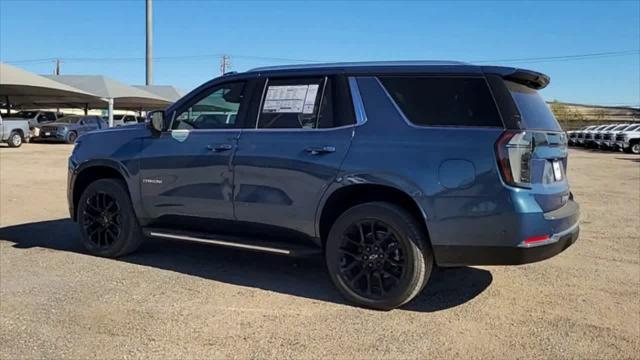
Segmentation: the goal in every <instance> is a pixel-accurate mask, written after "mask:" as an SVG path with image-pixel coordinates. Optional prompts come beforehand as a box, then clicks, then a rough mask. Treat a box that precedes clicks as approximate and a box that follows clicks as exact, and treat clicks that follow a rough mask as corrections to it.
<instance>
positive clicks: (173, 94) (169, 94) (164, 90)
mask: <svg viewBox="0 0 640 360" xmlns="http://www.w3.org/2000/svg"><path fill="white" fill-rule="evenodd" d="M133 87H135V88H137V89H141V90H145V91H148V92H150V93H152V94H155V95H158V96H160V97H162V98H164V99H167V100H169V101H171V102H176V101H177V100H178V99H180V98H181V97H182V96H184V92H182V91H181V90H178V89H177V88H176V87H174V86H171V85H133Z"/></svg>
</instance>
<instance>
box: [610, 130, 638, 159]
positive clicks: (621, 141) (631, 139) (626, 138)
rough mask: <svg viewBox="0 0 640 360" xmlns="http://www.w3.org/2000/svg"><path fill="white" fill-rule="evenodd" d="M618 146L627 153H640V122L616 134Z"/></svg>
mask: <svg viewBox="0 0 640 360" xmlns="http://www.w3.org/2000/svg"><path fill="white" fill-rule="evenodd" d="M615 140H616V148H618V149H620V150H623V151H624V152H627V153H633V154H640V124H636V125H633V126H629V127H628V128H626V129H624V130H623V131H621V132H619V133H617V134H616V139H615Z"/></svg>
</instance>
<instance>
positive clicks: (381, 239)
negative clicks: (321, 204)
mask: <svg viewBox="0 0 640 360" xmlns="http://www.w3.org/2000/svg"><path fill="white" fill-rule="evenodd" d="M326 261H327V267H328V270H329V275H330V276H331V279H332V280H333V283H334V284H335V285H336V287H337V288H338V290H339V291H340V292H341V293H342V295H343V296H344V297H345V298H347V300H349V301H351V302H353V303H356V304H358V305H361V306H365V307H369V308H374V309H380V310H390V309H393V308H396V307H398V306H401V305H403V304H405V303H407V302H409V301H410V300H411V299H413V298H414V297H415V296H416V295H417V294H418V293H419V292H420V291H421V290H422V288H423V287H424V285H425V284H426V283H427V280H428V279H429V276H430V274H431V268H432V264H433V259H432V254H431V250H430V248H429V246H428V245H427V239H426V236H425V234H424V232H423V231H422V229H421V226H420V224H419V223H418V221H417V220H416V219H415V218H414V217H413V216H412V215H411V214H410V213H408V212H407V211H406V210H404V209H403V208H401V207H399V206H396V205H393V204H390V203H383V202H375V203H366V204H362V205H358V206H355V207H353V208H351V209H349V210H347V211H345V212H344V213H343V214H342V215H341V216H340V217H339V218H338V219H337V220H336V222H335V223H334V224H333V226H332V228H331V231H330V232H329V236H328V238H327V244H326Z"/></svg>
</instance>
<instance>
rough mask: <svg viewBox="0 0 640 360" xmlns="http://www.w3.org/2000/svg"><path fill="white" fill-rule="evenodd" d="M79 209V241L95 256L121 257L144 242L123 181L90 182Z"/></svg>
mask: <svg viewBox="0 0 640 360" xmlns="http://www.w3.org/2000/svg"><path fill="white" fill-rule="evenodd" d="M77 211H78V213H77V221H78V225H79V227H80V240H81V242H82V245H83V246H84V247H85V249H87V251H89V252H90V253H91V254H93V255H98V256H104V257H119V256H123V255H126V254H128V253H130V252H133V251H134V250H136V249H137V248H138V246H140V244H141V243H142V240H143V238H144V236H143V234H142V230H141V229H140V226H139V225H138V221H137V219H136V215H135V212H134V211H133V206H132V205H131V200H130V198H129V192H128V191H127V188H126V186H125V184H124V182H122V181H121V180H117V179H102V180H97V181H95V182H93V183H91V184H90V185H89V186H87V188H86V189H85V190H84V192H83V193H82V196H80V200H79V201H78V210H77Z"/></svg>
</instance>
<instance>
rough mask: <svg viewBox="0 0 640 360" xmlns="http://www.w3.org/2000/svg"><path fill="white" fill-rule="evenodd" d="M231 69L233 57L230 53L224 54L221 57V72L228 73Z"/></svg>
mask: <svg viewBox="0 0 640 360" xmlns="http://www.w3.org/2000/svg"><path fill="white" fill-rule="evenodd" d="M229 69H231V58H230V57H229V55H222V57H221V58H220V74H222V75H224V74H226V73H227V71H228V70H229Z"/></svg>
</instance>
